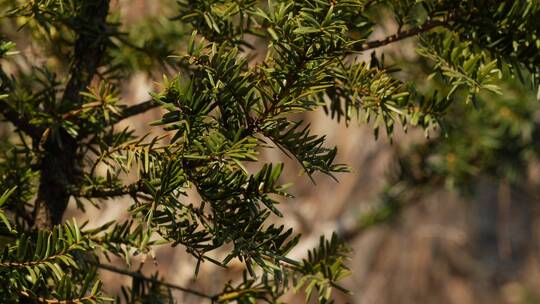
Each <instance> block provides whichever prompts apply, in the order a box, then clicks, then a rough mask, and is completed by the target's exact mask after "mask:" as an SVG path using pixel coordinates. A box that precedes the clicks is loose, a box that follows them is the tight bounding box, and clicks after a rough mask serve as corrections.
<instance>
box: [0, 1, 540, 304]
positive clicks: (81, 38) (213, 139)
mask: <svg viewBox="0 0 540 304" xmlns="http://www.w3.org/2000/svg"><path fill="white" fill-rule="evenodd" d="M162 2H163V3H162V6H163V8H164V16H159V17H152V18H149V19H148V20H142V21H140V22H139V23H125V24H124V20H123V17H124V16H122V15H121V14H120V13H114V12H112V10H111V8H110V6H112V3H109V0H95V1H83V0H46V1H45V0H36V1H22V0H2V1H0V8H1V11H2V19H1V20H0V23H1V24H0V35H1V40H0V60H1V61H0V62H1V64H2V65H1V66H0V67H2V68H1V69H0V117H1V118H2V119H3V120H5V121H6V123H7V124H9V125H10V126H11V127H12V130H13V132H12V134H10V135H9V136H6V137H5V138H2V142H1V144H0V152H1V154H0V192H2V193H4V194H3V196H2V197H1V199H0V205H1V208H2V211H0V220H1V221H0V226H1V228H0V233H1V235H2V241H1V242H0V244H1V247H2V251H3V253H2V254H1V255H0V301H1V302H2V303H19V302H28V303H32V302H46V303H95V302H107V301H113V300H114V297H116V299H117V300H118V301H125V302H130V303H139V302H144V303H147V302H148V303H153V302H158V303H161V302H167V301H171V302H172V301H174V299H172V298H171V297H172V296H171V293H170V289H180V290H183V291H185V292H188V293H191V294H193V295H196V296H200V297H201V298H206V300H208V301H212V302H223V303H233V302H237V303H254V302H256V301H258V300H262V301H267V302H270V303H274V302H279V299H280V297H281V296H282V295H283V294H285V293H286V292H288V291H289V290H304V291H305V292H306V294H307V296H308V298H310V297H312V296H313V297H314V298H317V299H318V301H319V302H321V303H326V302H330V301H331V300H332V292H333V291H335V290H338V291H342V292H346V291H345V290H344V289H343V288H342V287H341V286H340V285H339V282H338V281H339V280H340V279H342V278H343V277H345V276H346V275H347V274H348V272H349V271H348V269H347V267H346V265H345V261H346V259H347V255H348V253H349V250H348V248H347V246H346V245H345V244H344V243H343V242H341V241H340V240H339V237H338V236H336V235H334V236H333V237H332V238H330V239H329V240H327V239H324V238H321V241H320V245H319V246H318V247H317V248H314V249H313V250H312V251H310V252H309V254H307V255H306V258H305V259H304V260H301V261H297V260H292V259H291V258H289V257H287V255H288V253H289V252H290V250H291V249H292V248H293V247H294V246H295V245H296V243H297V242H298V239H299V236H297V235H295V234H294V232H293V231H292V230H291V229H288V228H286V227H284V226H275V225H272V224H270V223H269V222H270V221H269V218H271V217H272V216H282V214H281V212H280V210H279V208H278V203H279V200H280V197H281V198H282V197H287V196H289V194H288V193H287V185H286V184H284V183H283V180H282V178H281V173H282V171H283V164H271V163H262V161H260V160H259V153H260V151H261V149H280V150H282V151H283V153H285V154H286V155H288V156H290V157H291V158H293V159H295V160H297V161H298V163H299V164H300V166H301V167H302V168H303V171H304V173H305V174H306V175H307V177H308V178H311V177H312V176H313V175H314V174H318V173H322V174H325V175H328V176H330V177H331V178H337V174H338V173H341V172H346V171H347V170H348V168H347V167H346V166H345V165H342V164H339V163H336V155H337V148H335V147H329V146H328V145H327V144H326V138H325V136H324V135H319V134H314V133H313V132H312V130H311V128H310V126H309V124H306V123H305V122H304V121H303V120H302V119H299V118H298V117H299V115H297V114H302V113H306V112H309V111H315V110H319V109H324V110H325V111H326V113H328V115H330V116H331V117H332V118H335V119H337V120H339V121H344V122H345V123H351V122H352V121H358V122H365V123H368V124H369V125H370V126H372V127H373V129H374V131H375V134H376V135H377V134H379V133H380V132H381V130H382V132H386V134H388V135H389V136H392V132H393V131H394V128H395V127H396V126H398V125H399V126H402V127H404V128H406V129H407V128H413V127H418V128H422V129H423V130H425V132H426V134H427V135H429V136H430V139H429V140H428V141H427V143H426V144H425V145H423V146H421V147H417V149H415V150H414V151H413V152H410V155H408V156H405V157H404V158H403V159H402V171H401V175H400V176H398V177H397V178H396V180H397V182H396V185H393V186H390V187H389V191H388V193H386V195H385V196H384V197H383V198H384V199H385V200H384V202H386V203H387V204H386V205H385V206H384V208H383V210H382V211H381V212H380V213H378V214H375V215H373V216H371V217H369V218H363V219H362V221H363V225H365V226H368V225H370V224H375V223H378V222H380V221H385V220H386V219H388V218H389V217H391V216H392V214H393V213H394V211H396V210H399V206H396V205H395V204H396V200H398V199H399V196H401V195H402V193H403V191H407V189H412V188H414V187H416V186H418V185H424V186H425V185H430V183H433V182H439V181H441V180H444V181H446V182H448V183H453V184H466V183H467V179H468V178H471V176H472V175H473V174H474V172H477V171H478V170H484V171H490V170H491V171H492V172H495V174H500V175H504V176H509V177H511V176H514V177H515V176H517V175H519V174H516V173H515V172H521V171H520V170H521V169H520V167H519V166H520V164H521V163H522V162H525V161H526V159H527V157H529V156H530V155H531V153H536V146H535V144H534V143H535V140H534V138H535V136H537V134H535V132H536V130H537V127H536V125H535V124H534V122H533V118H532V113H533V111H534V109H536V108H537V106H536V105H535V104H533V103H531V102H529V101H530V100H531V98H528V97H525V96H522V95H527V94H529V93H522V92H523V91H526V92H533V90H534V91H536V90H538V88H539V79H540V37H539V36H538V33H539V32H540V3H539V2H538V1H536V0H504V1H493V0H466V1H450V0H416V1H412V0H375V1H373V0H324V1H323V0H294V1H293V0H272V1H268V2H261V1H255V0H234V1H233V0H200V1H184V0H180V1H178V2H177V3H174V2H171V1H166V0H163V1H162ZM381 12H383V13H381ZM165 14H168V15H165ZM388 18H390V19H391V20H392V21H395V23H396V24H397V25H398V29H397V31H396V32H395V33H394V34H391V35H390V36H387V37H385V38H382V39H372V38H371V37H372V33H373V31H374V30H375V29H376V28H378V27H380V26H381V25H384V24H385V22H388V20H389V19H388ZM23 36H24V37H25V38H26V39H30V40H31V42H32V43H33V44H35V47H36V48H38V49H39V51H40V52H41V53H42V56H44V57H43V58H44V59H45V60H43V64H40V65H38V64H37V62H35V61H32V60H31V59H29V58H27V57H26V56H25V55H24V54H23V53H20V52H21V51H22V50H21V49H20V48H19V46H20V45H19V42H20V43H21V44H23V43H28V41H25V39H22V38H21V37H23ZM411 37H418V39H417V41H418V43H419V45H418V54H419V55H420V56H422V57H423V58H424V59H423V62H422V64H421V67H420V65H419V66H416V67H411V66H410V65H407V63H402V62H397V65H396V64H387V63H386V62H385V60H384V56H380V55H376V54H375V53H373V54H371V57H370V59H369V60H365V58H367V56H365V55H369V54H370V52H372V51H373V50H375V49H378V48H380V47H383V46H386V45H388V44H390V43H393V42H397V41H400V40H403V39H406V38H411ZM12 41H15V42H17V44H15V43H14V42H12ZM21 62H24V64H21ZM399 68H403V73H398V70H399ZM418 68H422V69H424V72H425V71H427V73H428V74H430V77H429V78H427V79H428V82H429V84H427V83H426V78H424V79H422V78H421V77H420V76H416V77H415V76H411V77H403V75H407V71H409V72H411V73H414V71H415V69H418ZM139 70H143V71H149V72H150V73H155V71H159V72H160V73H163V74H166V75H168V76H166V77H164V78H163V80H161V87H162V89H161V91H159V92H154V93H153V94H152V98H151V100H147V101H143V102H141V103H139V104H136V105H132V106H128V105H125V104H124V103H123V102H122V100H121V98H120V94H119V89H120V86H121V85H122V84H123V82H124V80H125V79H126V77H127V76H128V75H130V73H133V72H134V71H139ZM527 90H528V91H527ZM538 92H539V93H540V90H539V91H538ZM530 94H532V93H530ZM530 94H529V95H530ZM158 107H159V108H162V109H163V110H164V113H165V114H163V116H162V118H161V119H160V120H158V121H155V122H153V123H152V127H153V128H156V129H159V130H161V134H162V135H160V136H157V137H151V136H149V135H145V136H141V135H139V134H137V133H135V132H134V131H133V130H131V129H129V128H128V129H119V128H118V127H117V124H118V123H119V122H120V121H123V120H124V119H127V118H129V117H132V116H135V115H138V114H141V113H144V112H146V111H148V110H150V109H154V108H158ZM524 128H526V129H528V130H530V132H528V133H523V132H522V130H523V129H524ZM441 129H442V130H441ZM509 141H511V142H512V144H511V145H508V142H509ZM471 142H475V143H477V145H475V146H471ZM417 154H420V155H421V157H420V159H421V160H422V163H421V164H422V166H421V169H422V172H423V174H422V175H420V176H419V175H418V174H417V172H416V171H415V169H414V168H412V167H411V166H408V164H409V163H408V160H410V159H409V158H408V157H412V156H411V155H417ZM516 155H517V156H518V159H519V160H520V161H521V162H516V159H515V157H516ZM441 156H444V157H441ZM509 157H510V158H509ZM501 159H504V160H505V162H504V164H505V166H501V165H500V164H499V162H500V161H501ZM249 162H251V163H259V166H247V165H246V164H247V163H249ZM252 167H258V168H259V169H258V170H255V171H253V169H248V168H252ZM98 168H105V172H106V173H105V174H101V173H100V171H99V170H98ZM501 170H502V171H501ZM413 171H414V172H413ZM409 173H410V174H409ZM127 174H133V175H136V176H137V181H136V182H134V183H131V184H130V183H126V176H127ZM403 185H405V186H404V189H405V190H403V189H402V188H400V189H401V190H400V191H395V189H396V187H403ZM188 189H193V190H195V191H196V192H197V193H198V195H199V196H200V204H198V205H192V204H187V203H185V198H186V195H187V192H186V191H187V190H188ZM396 193H397V194H396ZM120 196H128V197H130V199H131V202H132V203H131V206H130V208H129V214H130V219H129V220H127V221H125V222H117V221H115V222H111V223H108V224H106V225H103V226H101V227H97V228H92V229H90V228H87V227H86V226H85V225H84V224H83V225H80V224H78V223H77V222H75V221H71V220H68V221H63V220H62V216H63V214H64V212H65V210H66V207H67V205H68V202H69V200H70V198H73V199H74V200H75V202H76V204H77V207H78V208H80V209H81V210H83V211H84V210H85V208H86V207H87V206H88V204H92V205H95V206H99V205H100V204H102V200H104V199H108V198H116V197H120ZM388 202H389V203H388ZM158 244H170V245H171V246H177V245H179V246H180V247H182V248H183V249H185V250H186V251H187V252H188V253H189V254H191V255H193V256H194V257H195V258H196V259H197V261H198V263H197V267H196V272H197V271H198V269H199V265H200V263H202V262H211V263H216V264H218V265H221V266H224V267H227V265H228V264H229V263H230V262H231V261H232V260H234V259H237V260H239V261H241V262H242V263H243V265H244V266H245V269H246V271H245V274H244V279H243V281H242V282H241V283H239V284H237V285H234V284H233V283H230V284H227V285H226V286H224V288H223V291H222V292H221V293H219V294H216V295H206V294H204V293H201V292H198V291H195V290H190V289H186V288H183V287H180V286H176V285H173V284H169V283H166V282H162V281H161V280H160V279H159V278H158V277H157V275H156V276H154V277H145V276H143V275H142V274H141V273H139V272H130V271H128V270H125V269H119V268H116V267H114V266H111V265H108V264H107V259H108V257H109V256H111V255H115V256H119V257H122V258H124V259H125V260H126V262H128V263H129V262H130V259H131V257H132V256H133V255H136V254H143V255H151V254H152V248H153V247H154V246H156V245H158ZM224 246H229V247H230V248H231V249H230V253H229V255H228V256H227V257H226V258H225V259H224V260H220V261H218V260H215V259H213V258H211V257H210V256H209V253H210V252H211V251H213V250H216V249H217V248H221V247H224ZM100 268H103V269H108V270H111V271H116V272H118V273H121V274H125V275H129V276H132V277H133V284H132V286H126V287H125V288H123V291H122V293H121V294H120V295H112V296H113V298H110V295H105V294H104V293H103V292H102V284H101V281H100V280H99V276H98V275H97V270H98V269H100Z"/></svg>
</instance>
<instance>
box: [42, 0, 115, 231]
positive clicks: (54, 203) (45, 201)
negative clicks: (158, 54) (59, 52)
mask: <svg viewBox="0 0 540 304" xmlns="http://www.w3.org/2000/svg"><path fill="white" fill-rule="evenodd" d="M108 12H109V0H94V1H84V4H82V7H81V10H80V15H79V16H78V18H77V20H76V22H75V24H76V25H75V26H76V28H75V31H76V32H77V34H78V37H77V40H76V42H75V48H74V56H73V62H72V64H71V68H70V72H69V80H68V82H67V85H66V88H65V91H64V95H63V96H62V100H61V106H60V108H61V109H63V110H64V111H70V110H72V109H75V108H78V107H80V106H81V104H82V97H81V95H80V92H81V91H84V90H85V89H86V87H88V85H89V84H90V82H91V81H92V78H93V77H94V75H95V74H96V71H97V68H98V67H99V65H100V63H101V60H102V58H103V55H104V53H105V49H106V46H107V39H108V38H107V35H106V18H107V14H108ZM43 149H44V153H43V157H42V158H41V162H40V171H41V177H40V184H39V189H38V196H37V199H36V204H35V209H34V225H35V227H36V228H37V229H45V228H49V227H51V226H53V225H56V224H59V223H61V221H62V216H63V214H64V211H65V210H66V208H67V205H68V202H69V198H70V186H71V185H73V184H74V183H77V181H78V180H79V179H80V177H81V172H82V170H81V168H80V166H81V165H80V164H81V157H80V155H78V153H77V151H78V149H79V142H78V141H77V140H76V139H74V138H73V137H72V136H71V135H69V133H68V132H67V131H65V130H60V132H58V134H57V136H52V135H49V136H48V138H47V140H46V141H45V143H44V145H43Z"/></svg>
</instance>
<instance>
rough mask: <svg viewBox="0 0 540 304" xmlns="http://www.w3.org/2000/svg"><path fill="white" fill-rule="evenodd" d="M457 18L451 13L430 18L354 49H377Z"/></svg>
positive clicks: (446, 23) (443, 25) (362, 50)
mask: <svg viewBox="0 0 540 304" xmlns="http://www.w3.org/2000/svg"><path fill="white" fill-rule="evenodd" d="M456 19H457V18H456V16H455V15H452V14H451V15H449V16H448V17H447V18H446V19H445V20H429V21H426V22H425V23H424V24H422V25H420V26H418V27H414V28H411V29H408V30H399V31H398V32H397V33H395V34H393V35H390V36H388V37H386V38H384V39H380V40H372V41H368V42H366V43H364V44H362V45H361V46H360V47H359V48H357V49H355V50H354V51H355V52H364V51H368V50H372V49H376V48H379V47H382V46H385V45H388V44H390V43H393V42H396V41H400V40H403V39H406V38H410V37H414V36H417V35H419V34H423V33H426V32H429V31H431V30H432V29H434V28H437V27H441V26H442V27H446V26H448V24H449V23H450V22H452V21H455V20H456Z"/></svg>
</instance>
